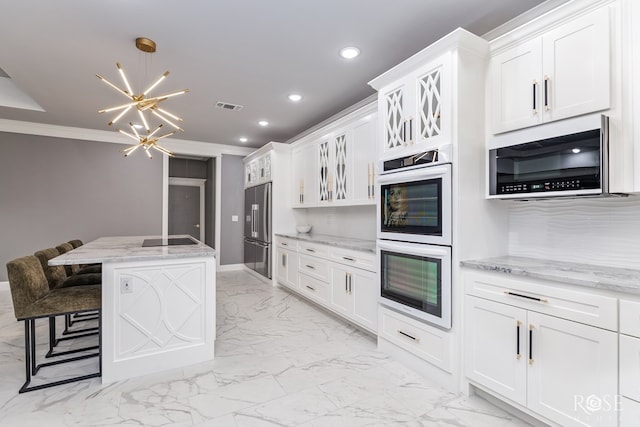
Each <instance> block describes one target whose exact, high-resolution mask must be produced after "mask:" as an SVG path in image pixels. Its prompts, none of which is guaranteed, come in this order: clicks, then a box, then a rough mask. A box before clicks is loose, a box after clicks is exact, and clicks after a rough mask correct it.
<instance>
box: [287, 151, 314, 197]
mask: <svg viewBox="0 0 640 427" xmlns="http://www.w3.org/2000/svg"><path fill="white" fill-rule="evenodd" d="M316 164H317V160H316V150H315V146H314V145H312V144H307V145H302V146H299V147H296V148H294V149H293V150H292V151H291V171H292V177H291V188H292V190H293V192H292V195H291V199H292V205H293V206H294V207H307V206H314V205H315V204H316V201H317V200H318V199H317V194H318V192H317V190H316V182H317V181H316V173H315V170H316Z"/></svg>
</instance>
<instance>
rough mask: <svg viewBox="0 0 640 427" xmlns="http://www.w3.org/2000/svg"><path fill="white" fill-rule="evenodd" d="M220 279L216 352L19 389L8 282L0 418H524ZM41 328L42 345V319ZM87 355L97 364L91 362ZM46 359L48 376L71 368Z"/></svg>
mask: <svg viewBox="0 0 640 427" xmlns="http://www.w3.org/2000/svg"><path fill="white" fill-rule="evenodd" d="M217 285H218V289H217V307H216V310H217V312H216V317H217V340H216V358H215V360H212V361H209V362H206V363H200V364H197V365H192V366H188V367H185V368H182V369H174V370H171V371H167V372H162V373H158V374H153V375H147V376H144V377H139V378H133V379H129V380H126V381H120V382H116V383H113V384H107V385H102V384H101V382H100V380H99V379H92V380H87V381H81V382H76V383H72V384H67V385H63V386H59V387H54V388H50V389H45V390H38V391H34V392H30V393H25V394H18V392H17V391H18V389H19V388H20V386H21V385H22V383H23V382H24V347H23V345H24V344H23V339H24V336H23V328H24V326H23V324H22V323H18V322H16V321H15V318H14V316H13V307H12V304H11V296H10V293H9V289H8V287H0V377H1V378H2V381H0V425H1V426H4V425H7V426H20V427H30V426H45V425H46V426H47V427H49V426H116V425H117V426H204V427H207V426H214V427H272V426H305V427H324V426H328V427H340V426H345V427H347V426H348V427H352V426H353V427H357V426H394V425H403V426H457V427H466V426H469V427H484V426H487V427H489V426H491V427H523V426H526V425H527V424H526V423H524V422H523V421H520V420H518V419H516V418H514V417H513V416H511V415H510V414H507V413H506V412H504V411H502V410H500V409H498V408H496V407H495V406H493V405H491V404H489V403H488V402H487V401H485V400H483V399H480V398H478V397H464V396H457V395H455V394H452V393H449V392H447V391H445V390H442V389H441V388H440V387H438V386H437V385H436V384H434V383H433V382H431V381H430V380H429V379H428V378H425V377H423V376H421V375H419V374H418V373H416V372H414V371H412V370H411V369H409V368H407V367H405V366H403V365H402V364H400V363H399V362H397V361H395V360H393V359H391V358H389V357H388V356H387V355H386V354H384V353H381V352H379V351H377V348H376V340H375V337H372V336H371V335H369V334H367V333H364V332H362V331H361V330H360V329H358V328H356V327H354V326H352V325H350V324H349V323H347V322H345V321H342V320H341V319H339V318H337V317H335V316H333V315H330V314H328V313H327V312H326V311H325V310H323V309H320V308H318V307H317V306H315V305H313V304H312V303H309V302H308V301H306V300H305V299H303V298H301V297H299V296H297V295H295V294H292V293H290V292H289V291H287V290H285V289H283V288H280V287H275V288H274V287H272V286H270V285H269V284H266V283H264V282H263V281H261V280H260V279H258V278H256V277H254V276H253V275H251V274H249V273H246V272H244V271H232V272H223V273H218V275H217ZM37 333H38V337H39V338H38V339H39V342H40V344H39V346H38V351H39V354H44V352H46V336H47V325H46V322H41V324H38V326H37ZM65 345H67V344H65ZM69 345H78V344H77V343H73V342H71V343H69ZM92 363H93V365H92ZM81 365H82V366H80V367H79V368H80V369H86V370H89V369H92V368H94V367H95V362H92V361H91V359H89V360H87V361H86V362H85V363H83V364H81ZM50 369H51V371H49V372H48V373H47V374H46V375H47V376H56V377H57V376H59V375H64V374H65V370H64V369H65V368H58V367H54V368H50Z"/></svg>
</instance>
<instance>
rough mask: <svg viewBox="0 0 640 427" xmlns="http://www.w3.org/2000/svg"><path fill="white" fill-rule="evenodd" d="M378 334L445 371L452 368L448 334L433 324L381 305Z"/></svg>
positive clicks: (449, 370)
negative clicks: (419, 320)
mask: <svg viewBox="0 0 640 427" xmlns="http://www.w3.org/2000/svg"><path fill="white" fill-rule="evenodd" d="M378 316H379V321H378V335H379V336H380V337H381V338H383V339H386V340H388V341H390V342H392V343H394V344H395V345H397V346H399V347H402V348H404V349H405V350H407V351H410V352H411V353H413V354H415V355H416V356H418V357H420V358H421V359H424V360H426V361H428V362H430V363H432V364H434V365H436V366H438V367H439V368H441V369H444V370H445V371H447V372H451V338H450V336H449V334H448V333H447V332H444V331H441V330H440V329H436V328H433V327H431V326H429V325H426V324H424V323H422V322H418V321H417V320H414V319H412V318H409V317H406V316H403V315H402V314H399V313H396V312H395V311H393V310H389V309H387V308H385V307H382V306H380V307H379V310H378Z"/></svg>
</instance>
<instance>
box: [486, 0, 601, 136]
mask: <svg viewBox="0 0 640 427" xmlns="http://www.w3.org/2000/svg"><path fill="white" fill-rule="evenodd" d="M611 40H612V39H611V36H610V12H609V7H608V6H606V7H602V8H600V9H597V10H594V11H592V12H590V13H588V14H586V15H584V16H581V17H579V18H576V19H573V20H571V21H569V22H566V23H563V24H562V25H560V26H558V27H556V28H553V29H550V30H548V31H547V32H545V33H543V34H542V35H540V36H537V37H535V38H533V39H529V40H526V41H523V42H521V43H518V44H517V45H515V46H513V47H510V48H508V49H507V50H504V51H499V52H496V53H494V54H493V55H492V57H491V60H490V77H489V80H490V89H489V104H488V105H489V108H490V109H489V111H490V112H491V114H492V120H491V123H492V133H494V134H496V133H501V132H507V131H510V130H515V129H520V128H524V127H528V126H533V125H537V124H540V123H544V122H550V121H554V120H560V119H564V118H568V117H574V116H578V115H581V114H586V113H591V112H595V111H600V110H606V109H608V108H609V107H610V106H611V95H610V92H611V78H610V72H611V71H610V70H611V53H610V50H611Z"/></svg>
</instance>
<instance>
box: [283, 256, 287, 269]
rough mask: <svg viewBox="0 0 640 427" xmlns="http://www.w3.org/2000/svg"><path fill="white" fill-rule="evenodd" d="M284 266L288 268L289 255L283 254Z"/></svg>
mask: <svg viewBox="0 0 640 427" xmlns="http://www.w3.org/2000/svg"><path fill="white" fill-rule="evenodd" d="M282 266H283V267H286V266H287V255H286V254H282Z"/></svg>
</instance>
